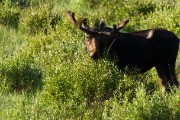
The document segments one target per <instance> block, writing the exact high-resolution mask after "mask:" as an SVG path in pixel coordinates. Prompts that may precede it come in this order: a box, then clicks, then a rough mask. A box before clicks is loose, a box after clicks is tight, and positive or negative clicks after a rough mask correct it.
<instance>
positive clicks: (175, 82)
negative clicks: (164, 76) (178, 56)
mask: <svg viewBox="0 0 180 120" xmlns="http://www.w3.org/2000/svg"><path fill="white" fill-rule="evenodd" d="M168 67H169V71H170V76H169V79H171V81H172V83H173V85H176V86H177V87H178V86H179V82H178V80H177V76H176V70H175V64H169V65H168Z"/></svg>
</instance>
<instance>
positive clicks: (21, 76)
mask: <svg viewBox="0 0 180 120" xmlns="http://www.w3.org/2000/svg"><path fill="white" fill-rule="evenodd" d="M0 70H1V73H0V76H1V82H2V83H4V84H3V85H1V92H2V91H3V90H4V89H3V88H7V91H20V92H21V91H32V92H34V90H36V89H37V88H40V87H41V86H42V81H41V71H40V68H38V66H37V65H33V63H32V61H31V59H30V58H26V57H20V56H18V57H17V58H12V59H9V60H7V61H6V62H4V61H1V68H0Z"/></svg>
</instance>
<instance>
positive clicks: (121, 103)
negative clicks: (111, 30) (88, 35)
mask: <svg viewBox="0 0 180 120" xmlns="http://www.w3.org/2000/svg"><path fill="white" fill-rule="evenodd" d="M179 4H180V2H179V1H178V0H174V1H168V0H167V1H159V0H156V1H151V0H145V1H141V0H136V1H126V0H122V1H121V2H119V1H118V0H112V1H107V0H102V1H95V0H78V1H76V0H67V1H65V0H61V1H58V0H53V1H50V0H41V1H37V0H24V1H21V0H2V2H0V6H1V8H0V11H1V13H0V24H1V25H0V48H1V49H0V81H1V84H0V103H1V104H0V119H135V120H136V119H138V120H139V119H144V120H147V119H158V120H159V119H170V120H178V119H180V89H179V88H172V92H171V93H167V94H165V95H164V96H162V94H161V90H160V86H159V81H158V76H157V73H156V70H155V69H154V68H153V69H152V70H150V71H148V72H146V73H144V74H141V75H128V74H126V73H125V72H123V71H120V70H118V69H117V67H116V66H115V65H114V64H113V63H112V62H111V61H109V60H108V58H105V59H99V60H97V61H94V60H92V59H91V58H90V57H89V55H88V53H87V52H86V50H85V49H84V43H83V42H84V40H83V39H84V34H83V32H81V31H79V30H78V29H76V28H74V26H73V25H72V24H71V23H70V22H69V21H68V20H67V18H66V17H65V11H66V10H72V11H74V12H75V13H76V17H77V18H82V17H86V18H87V19H88V22H89V24H90V26H96V25H98V22H99V20H100V19H101V18H103V19H104V20H105V22H106V25H107V26H110V27H112V24H114V23H117V22H118V21H119V20H120V19H124V18H126V19H127V18H128V19H130V22H129V23H128V24H127V25H126V27H125V28H124V30H123V32H130V31H137V30H142V29H148V28H154V27H161V28H166V29H168V30H170V31H172V32H174V33H175V34H176V35H177V36H178V37H180V29H179V25H180V23H179V21H180V17H179V11H180V9H179V7H178V5H179ZM12 18H13V20H12ZM176 64H177V66H176V71H177V76H178V79H179V80H180V55H179V54H178V58H177V63H176Z"/></svg>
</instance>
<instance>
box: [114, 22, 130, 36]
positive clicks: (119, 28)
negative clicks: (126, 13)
mask: <svg viewBox="0 0 180 120" xmlns="http://www.w3.org/2000/svg"><path fill="white" fill-rule="evenodd" d="M128 22H129V20H128V19H125V20H121V21H119V23H118V25H115V24H114V25H113V30H112V32H111V33H116V32H118V31H120V30H121V29H122V28H124V26H125V25H126V24H127V23H128Z"/></svg>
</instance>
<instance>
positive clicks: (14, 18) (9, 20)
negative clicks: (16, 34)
mask: <svg viewBox="0 0 180 120" xmlns="http://www.w3.org/2000/svg"><path fill="white" fill-rule="evenodd" d="M19 18H20V10H19V9H18V8H15V7H12V8H11V7H9V6H8V7H6V6H4V5H2V4H1V3H0V24H2V25H6V26H10V27H14V28H17V27H18V24H19Z"/></svg>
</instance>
